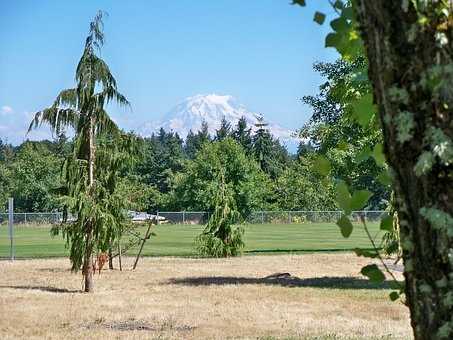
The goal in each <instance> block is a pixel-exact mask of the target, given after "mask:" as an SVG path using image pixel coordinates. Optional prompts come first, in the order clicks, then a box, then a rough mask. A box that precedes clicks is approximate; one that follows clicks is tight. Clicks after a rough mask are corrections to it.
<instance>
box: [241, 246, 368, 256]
mask: <svg viewBox="0 0 453 340" xmlns="http://www.w3.org/2000/svg"><path fill="white" fill-rule="evenodd" d="M355 249H357V248H319V249H317V248H315V249H310V248H305V249H278V248H277V249H251V250H245V251H244V254H247V255H249V254H250V255H253V254H262V253H270V254H275V253H286V254H290V253H337V252H353V251H354V250H355ZM360 249H363V250H370V251H371V250H374V248H360Z"/></svg>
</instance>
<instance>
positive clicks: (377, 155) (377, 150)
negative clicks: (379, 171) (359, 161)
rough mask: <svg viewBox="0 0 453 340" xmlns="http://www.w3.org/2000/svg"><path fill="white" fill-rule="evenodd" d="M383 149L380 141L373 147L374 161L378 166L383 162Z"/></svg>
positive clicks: (382, 164)
mask: <svg viewBox="0 0 453 340" xmlns="http://www.w3.org/2000/svg"><path fill="white" fill-rule="evenodd" d="M383 149H384V148H383V146H382V144H381V143H379V144H376V145H375V146H374V149H373V158H374V160H375V161H376V164H377V165H379V166H384V164H385V156H384V151H383Z"/></svg>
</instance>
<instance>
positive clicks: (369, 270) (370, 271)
mask: <svg viewBox="0 0 453 340" xmlns="http://www.w3.org/2000/svg"><path fill="white" fill-rule="evenodd" d="M360 273H362V275H364V276H366V277H367V278H368V279H370V281H372V282H376V283H381V282H384V280H385V275H384V273H383V272H382V270H380V269H379V267H378V266H377V265H376V264H369V265H368V266H365V267H363V268H362V270H361V271H360Z"/></svg>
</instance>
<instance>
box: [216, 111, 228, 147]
mask: <svg viewBox="0 0 453 340" xmlns="http://www.w3.org/2000/svg"><path fill="white" fill-rule="evenodd" d="M230 135H231V123H230V122H228V121H227V120H226V118H225V116H223V117H222V120H221V122H220V127H219V129H218V130H216V136H215V140H218V141H219V140H223V139H225V138H227V137H229V136H230Z"/></svg>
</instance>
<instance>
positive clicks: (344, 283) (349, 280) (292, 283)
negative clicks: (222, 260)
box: [167, 273, 393, 289]
mask: <svg viewBox="0 0 453 340" xmlns="http://www.w3.org/2000/svg"><path fill="white" fill-rule="evenodd" d="M167 283H170V284H177V285H184V286H210V285H219V286H222V285H246V284H249V285H250V284H264V285H276V286H282V287H313V288H331V289H332V288H334V289H391V288H392V283H393V282H392V281H385V282H382V283H373V282H370V281H369V280H367V279H360V278H354V277H329V276H324V277H314V278H305V279H301V278H298V277H295V276H291V275H290V274H289V273H282V274H274V275H270V276H266V277H263V278H254V277H236V276H205V277H185V278H173V279H170V280H168V282H167Z"/></svg>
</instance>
